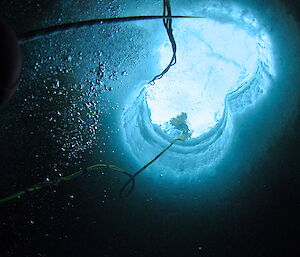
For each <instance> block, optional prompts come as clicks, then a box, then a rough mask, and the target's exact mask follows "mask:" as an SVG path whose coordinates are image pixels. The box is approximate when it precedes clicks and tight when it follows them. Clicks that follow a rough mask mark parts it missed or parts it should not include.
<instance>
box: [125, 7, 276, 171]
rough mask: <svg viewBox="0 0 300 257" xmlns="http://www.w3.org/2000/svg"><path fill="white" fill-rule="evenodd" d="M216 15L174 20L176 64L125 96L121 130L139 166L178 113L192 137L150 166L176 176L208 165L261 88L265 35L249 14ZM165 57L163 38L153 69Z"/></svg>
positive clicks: (268, 73)
mask: <svg viewBox="0 0 300 257" xmlns="http://www.w3.org/2000/svg"><path fill="white" fill-rule="evenodd" d="M223 15H224V16H223V17H222V19H221V21H220V20H219V18H215V17H213V18H211V19H203V20H181V21H176V22H174V36H175V39H176V43H177V46H178V52H177V63H176V65H175V66H173V67H172V68H171V69H170V71H169V72H168V73H167V74H166V75H165V76H164V77H163V78H162V79H160V80H157V81H155V84H154V85H145V83H144V84H143V83H141V85H140V86H139V87H138V90H137V91H136V93H134V94H133V95H132V97H131V99H129V100H128V102H127V106H126V108H125V111H124V115H123V122H122V127H123V128H124V137H125V142H126V144H127V146H128V147H129V149H130V151H131V153H132V154H133V156H135V158H136V159H137V160H138V162H139V163H140V164H143V163H145V162H148V161H149V160H151V159H152V158H153V157H154V156H155V155H156V154H157V153H158V152H159V151H161V150H162V149H164V148H165V147H166V146H167V145H168V144H169V143H170V142H171V141H172V140H173V139H174V138H175V136H176V135H178V134H179V133H178V132H179V131H178V130H177V128H176V126H174V124H173V123H172V122H171V121H172V119H174V118H176V117H179V116H180V117H186V121H187V125H188V128H189V130H190V131H191V138H190V139H189V140H187V141H185V142H178V143H176V144H175V145H174V146H172V148H170V150H169V151H168V152H166V153H165V154H164V155H163V156H162V157H161V158H160V159H159V161H157V162H155V163H154V164H153V166H152V169H155V170H162V169H163V170H167V171H168V173H169V174H170V173H173V174H175V175H176V176H181V175H182V174H186V173H187V172H188V173H189V174H190V172H191V171H192V172H195V171H196V172H199V171H203V170H205V168H207V167H213V166H214V165H216V164H217V163H218V162H219V160H221V159H222V157H223V156H224V154H225V153H226V151H227V148H228V146H229V144H230V142H231V139H232V133H233V124H232V119H233V117H234V115H235V114H236V113H242V112H243V111H244V110H245V109H246V108H247V107H249V106H254V105H255V103H256V102H257V101H258V99H260V97H259V96H260V95H263V94H266V93H267V91H268V85H269V84H270V83H269V82H270V80H271V79H272V77H273V76H274V75H275V74H274V69H273V64H272V54H271V44H270V41H269V39H268V36H267V35H266V34H265V32H264V31H263V30H262V29H261V28H260V29H258V27H259V26H258V23H257V21H256V20H254V19H244V20H243V21H242V22H241V20H240V19H237V20H235V19H234V15H237V12H236V13H235V14H234V15H233V16H230V17H229V18H228V17H227V16H226V15H227V14H223ZM237 16H238V15H237ZM227 18H228V20H226V19H227ZM224 20H225V21H226V22H224ZM171 54H172V52H171V47H170V43H169V42H168V41H167V40H166V41H164V42H162V43H161V45H160V47H159V49H158V61H157V65H158V66H159V68H160V70H163V68H164V67H166V65H167V64H168V62H169V60H170V58H171ZM182 114H184V115H183V116H181V115H182Z"/></svg>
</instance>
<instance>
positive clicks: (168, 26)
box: [149, 0, 204, 84]
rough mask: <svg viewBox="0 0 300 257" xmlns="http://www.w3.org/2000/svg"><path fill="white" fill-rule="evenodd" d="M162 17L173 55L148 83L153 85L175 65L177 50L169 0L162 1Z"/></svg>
mask: <svg viewBox="0 0 300 257" xmlns="http://www.w3.org/2000/svg"><path fill="white" fill-rule="evenodd" d="M163 16H164V17H165V18H164V19H163V23H164V26H165V28H166V30H167V34H168V37H169V40H170V42H171V45H172V50H173V55H172V58H171V61H170V63H169V65H168V66H167V67H166V68H165V69H164V70H163V71H162V72H161V73H160V74H158V75H156V76H155V77H154V78H153V79H152V80H151V81H150V82H149V83H150V84H153V83H154V81H155V80H158V79H161V78H162V77H163V76H164V75H165V74H166V73H167V72H168V71H169V70H170V68H171V67H172V66H173V65H175V64H176V50H177V46H176V42H175V38H174V35H173V29H172V19H173V16H172V11H171V4H170V0H164V10H163ZM202 18H204V17H202Z"/></svg>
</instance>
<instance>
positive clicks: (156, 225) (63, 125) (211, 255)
mask: <svg viewBox="0 0 300 257" xmlns="http://www.w3.org/2000/svg"><path fill="white" fill-rule="evenodd" d="M96 2H97V1H90V2H89V3H83V2H81V1H66V2H62V1H38V0H33V1H30V2H28V1H6V0H5V1H2V2H1V3H0V14H1V17H5V18H6V19H7V20H8V21H10V23H11V24H12V26H13V28H14V29H15V30H16V32H17V33H18V34H20V33H22V32H25V31H28V30H30V29H36V28H40V27H45V26H49V25H55V24H57V23H64V22H70V21H76V20H78V19H89V18H95V17H113V16H116V15H118V14H124V13H130V10H128V8H133V7H132V6H137V8H136V10H135V12H139V11H141V12H143V8H142V7H141V3H140V5H138V3H135V1H127V2H128V3H126V1H107V2H105V3H103V2H102V1H99V3H98V4H97V3H96ZM136 2H138V1H136ZM245 2H246V1H243V3H245ZM256 2H258V3H259V2H260V1H256ZM261 4H262V5H264V6H265V7H266V12H270V10H271V7H272V6H273V5H272V1H261ZM285 4H286V6H289V7H290V8H291V9H288V10H290V11H287V12H285V11H283V13H284V14H282V15H283V16H284V15H285V14H286V13H289V14H291V13H292V14H293V15H294V16H289V17H295V19H296V18H297V17H299V12H300V8H299V7H298V6H297V5H296V3H294V2H293V1H286V3H285ZM156 6H157V8H158V10H159V11H157V13H160V8H161V6H160V1H153V8H154V7H155V8H156ZM267 7H268V8H267ZM126 8H127V9H126ZM147 12H148V11H147V10H145V13H147ZM135 14H136V13H135ZM285 19H286V18H285ZM292 19H294V18H292ZM155 24H160V23H159V22H157V23H155ZM286 24H287V25H286V26H287V27H286V31H290V34H288V33H287V34H288V35H290V38H292V37H293V34H291V33H294V31H297V30H295V27H296V26H295V27H293V26H292V25H289V24H290V23H286ZM291 24H296V23H291ZM298 25H299V23H298ZM274 31H275V32H276V33H277V32H278V31H276V29H275V28H274ZM125 35H126V37H125ZM278 35H280V33H278ZM93 36H94V37H93ZM149 36H150V34H149V30H146V31H144V30H143V29H142V26H141V25H136V26H135V25H132V26H131V25H130V26H129V25H126V24H124V26H123V25H122V26H121V25H118V26H117V25H113V26H112V25H110V26H108V25H103V26H102V27H95V28H92V29H91V30H89V29H83V30H78V31H73V32H68V33H65V34H62V35H61V34H59V35H56V36H55V37H54V38H50V39H41V40H40V41H38V42H31V43H28V44H24V45H22V52H23V56H24V62H23V74H22V79H21V83H20V89H19V90H18V92H17V93H16V95H15V97H14V98H13V99H12V100H11V102H10V103H9V104H8V105H6V106H4V107H3V108H2V109H1V110H0V120H1V122H0V170H1V180H0V195H1V197H2V196H6V195H9V194H10V193H14V192H16V191H18V190H22V189H24V188H27V187H29V186H31V185H33V184H35V183H37V182H40V181H45V179H47V178H48V179H50V180H52V179H57V178H59V177H60V176H65V175H67V174H70V173H72V172H75V171H77V170H79V169H81V168H82V167H86V166H89V165H92V164H95V163H99V162H101V163H108V164H115V165H118V166H120V167H123V168H124V169H126V170H128V171H130V172H134V171H136V170H137V169H138V168H139V167H140V166H139V165H138V164H137V163H136V161H135V160H134V158H133V157H132V156H130V154H129V153H128V149H126V145H124V143H123V142H122V141H121V139H122V135H121V128H120V124H119V120H118V118H117V117H119V116H120V115H121V114H122V111H123V105H124V102H125V101H126V100H127V99H124V98H125V96H126V95H130V94H129V93H128V92H131V91H132V90H133V88H132V87H133V86H132V87H131V84H130V83H129V82H132V81H134V80H135V79H136V80H137V81H140V80H141V79H142V78H141V77H142V76H141V75H140V74H142V71H143V72H144V74H145V77H146V78H148V77H151V73H153V72H155V71H153V70H152V69H151V68H149V69H145V70H143V67H145V64H146V60H148V59H150V60H153V58H154V57H153V56H154V55H153V53H152V52H150V53H149V51H148V50H147V49H148V48H151V47H152V43H151V42H148V41H147V40H146V39H147V38H149ZM271 36H272V35H271ZM276 36H277V34H276V35H273V36H272V38H276ZM139 37H141V38H145V40H137V39H138V38H139ZM295 38H297V37H296V35H295ZM131 39H132V40H131ZM284 41H285V40H284V39H280V40H279V36H278V41H276V42H280V43H277V47H276V48H275V50H276V51H279V53H276V54H277V56H283V57H284V56H289V57H288V58H290V56H292V55H294V56H296V55H297V52H296V51H295V50H296V49H298V48H299V47H300V46H299V45H297V44H298V42H299V41H295V42H296V43H295V44H294V45H293V44H292V43H290V44H289V47H288V49H285V48H284V47H283V43H282V42H284ZM274 42H275V41H274ZM124 45H126V46H124ZM153 45H155V43H153ZM275 45H276V44H275ZM112 49H113V50H112ZM124 49H125V50H128V49H133V51H125V50H124ZM281 51H283V53H282V52H281ZM147 58H148V59H147ZM151 58H152V59H151ZM293 61H295V60H293ZM284 62H286V64H282V63H284ZM288 62H289V59H283V60H282V63H281V64H280V65H279V64H278V63H277V66H276V67H277V68H278V67H281V69H277V74H278V77H277V78H275V82H274V85H277V87H275V89H273V90H271V96H272V97H273V98H267V97H266V99H265V100H264V101H265V102H264V103H265V104H261V105H259V106H258V107H257V109H255V110H254V111H252V112H251V110H250V111H249V112H248V113H247V114H245V115H246V116H240V117H238V118H237V120H236V121H235V122H236V123H235V124H238V126H237V127H236V128H235V132H234V137H233V141H232V142H233V143H232V145H231V146H230V149H229V152H228V153H227V154H226V155H225V157H224V160H223V161H222V162H221V163H220V164H218V165H216V167H215V168H214V172H210V173H208V174H204V175H197V174H196V175H195V174H193V172H192V171H191V176H187V177H185V178H181V179H176V178H174V177H170V176H168V175H167V174H165V173H164V171H163V170H157V171H153V170H151V172H152V173H150V171H147V170H146V171H145V173H144V174H141V175H140V176H139V177H138V178H137V181H136V183H137V184H136V187H135V190H134V192H133V194H132V195H131V196H130V197H129V198H128V199H120V198H119V197H118V193H119V190H120V188H121V187H122V185H123V183H124V182H126V177H125V176H122V174H119V173H116V172H113V171H111V170H102V171H103V172H94V173H89V174H88V175H85V176H82V177H80V178H78V179H76V180H73V181H70V182H65V183H61V184H60V185H59V186H57V187H50V188H47V189H44V190H41V191H38V192H33V193H28V194H26V196H24V197H23V198H22V199H17V200H13V201H10V202H7V203H5V204H2V205H0V256H4V257H12V256H18V257H35V256H37V257H38V256H45V257H46V256H47V257H48V256H49V257H52V256H57V257H60V256H74V257H75V256H78V257H81V256H91V257H94V256H95V257H98V256H99V257H100V256H101V257H102V256H103V257H112V256H118V257H122V256H137V257H144V256H145V257H148V256H149V257H150V256H151V257H152V256H158V257H168V256H172V257H176V256H178V257H181V256H188V257H193V256H207V257H220V256H222V257H226V256H228V257H233V256H239V257H240V256H243V257H246V256H249V257H250V256H251V257H253V256H258V257H277V256H285V257H290V256H299V255H298V254H297V253H296V251H297V250H298V246H297V243H298V242H299V239H298V238H297V234H299V225H300V224H299V218H298V217H299V214H300V213H299V204H300V203H299V193H300V192H299V188H300V185H299V183H300V182H299V171H300V160H299V147H300V134H299V129H298V128H299V126H300V116H299V114H298V110H299V107H300V106H299V88H298V86H297V85H299V84H298V82H299V74H296V73H295V69H292V68H291V67H292V66H293V65H292V64H291V65H288ZM295 63H296V61H295ZM282 67H286V68H287V69H286V70H284V69H282ZM288 68H291V69H290V70H288ZM136 70H138V71H136ZM127 74H128V75H127ZM285 76H286V77H285ZM276 79H277V82H276ZM278 81H279V82H282V83H284V81H285V82H286V87H285V90H282V88H280V86H279V84H280V83H279V82H278ZM276 83H277V84H276ZM276 88H277V89H276ZM122 96H123V98H122ZM276 106H278V109H276ZM270 110H272V111H270ZM243 117H247V119H246V120H245V119H243ZM251 124H252V125H251ZM153 157H154V156H153ZM161 174H163V176H161Z"/></svg>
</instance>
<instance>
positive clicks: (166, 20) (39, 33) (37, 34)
mask: <svg viewBox="0 0 300 257" xmlns="http://www.w3.org/2000/svg"><path fill="white" fill-rule="evenodd" d="M173 18H204V17H197V16H172V11H171V5H170V0H164V7H163V16H132V17H123V18H122V17H121V18H109V19H96V20H89V21H82V22H76V23H68V24H62V25H57V26H54V27H49V28H45V29H40V30H36V31H31V32H28V33H25V34H23V35H21V36H19V42H20V43H24V42H28V41H32V40H35V39H38V38H41V37H45V36H49V35H52V34H54V33H58V32H62V31H66V30H69V29H75V28H80V27H84V26H93V25H96V24H103V23H114V22H125V21H136V20H149V19H163V24H164V26H165V28H166V31H167V34H168V37H169V40H170V42H171V45H172V50H173V56H172V58H171V61H170V63H169V65H168V66H167V67H166V68H165V69H164V70H163V71H162V72H161V73H160V74H158V75H156V76H155V77H154V78H153V79H152V80H151V81H150V82H149V83H151V84H153V83H154V81H155V80H158V79H161V78H162V77H163V76H164V75H165V74H166V73H167V72H168V71H169V70H170V68H171V67H172V66H173V65H175V64H176V49H177V47H176V42H175V38H174V36H173V30H172V19H173ZM187 137H188V135H181V136H179V137H177V138H176V139H174V140H173V141H172V142H171V143H170V144H169V145H168V146H167V147H166V148H165V149H164V150H163V151H161V152H160V153H159V154H158V155H157V156H155V158H153V159H152V160H151V161H149V162H148V163H147V164H145V165H144V166H143V167H142V168H140V169H139V170H138V171H136V172H135V173H134V174H133V175H132V174H130V173H128V172H127V171H125V170H123V169H121V168H120V167H118V166H115V165H108V164H95V165H93V166H89V167H87V168H86V169H84V170H79V171H77V172H75V173H72V174H70V175H68V176H65V177H62V178H59V179H58V180H56V181H46V182H40V183H37V184H35V185H34V186H32V187H29V188H27V189H26V190H23V191H19V192H17V193H15V194H12V195H10V196H8V197H5V198H2V199H0V204H1V203H5V202H7V201H10V200H13V199H16V198H21V197H22V196H23V195H25V194H26V193H29V192H33V191H37V190H40V189H43V188H45V187H51V186H58V184H60V183H61V182H66V181H70V180H73V179H75V178H77V177H79V176H81V175H84V174H87V173H89V172H90V171H93V170H95V169H99V168H108V169H111V170H114V171H117V172H119V173H122V174H124V175H126V176H128V177H129V179H128V180H127V182H126V183H125V184H124V185H123V187H122V188H121V190H120V193H119V196H120V197H121V198H126V197H128V196H129V195H130V194H131V193H132V191H133V189H134V187H135V177H136V176H138V175H139V174H140V173H141V172H142V171H144V170H145V169H146V168H147V167H148V166H150V165H151V164H152V163H153V162H155V161H156V160H157V159H158V158H159V157H160V156H161V155H163V154H164V153H165V152H166V151H168V150H169V148H170V147H171V146H172V145H173V144H174V143H175V142H176V141H177V140H181V141H184V140H186V139H187ZM128 187H129V189H128Z"/></svg>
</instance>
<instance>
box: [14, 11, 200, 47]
mask: <svg viewBox="0 0 300 257" xmlns="http://www.w3.org/2000/svg"><path fill="white" fill-rule="evenodd" d="M205 18H206V17H201V16H183V15H177V16H171V15H170V16H164V15H151V16H128V17H115V18H99V19H93V20H87V21H78V22H71V23H65V24H59V25H55V26H51V27H47V28H41V29H37V30H33V31H28V32H25V33H23V34H20V35H18V41H19V43H20V44H25V43H28V42H31V41H34V40H37V39H41V38H45V37H49V36H52V35H55V34H59V33H62V32H66V31H69V30H74V29H79V28H84V27H91V26H95V25H101V24H111V23H123V22H130V21H147V20H164V19H205Z"/></svg>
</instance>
